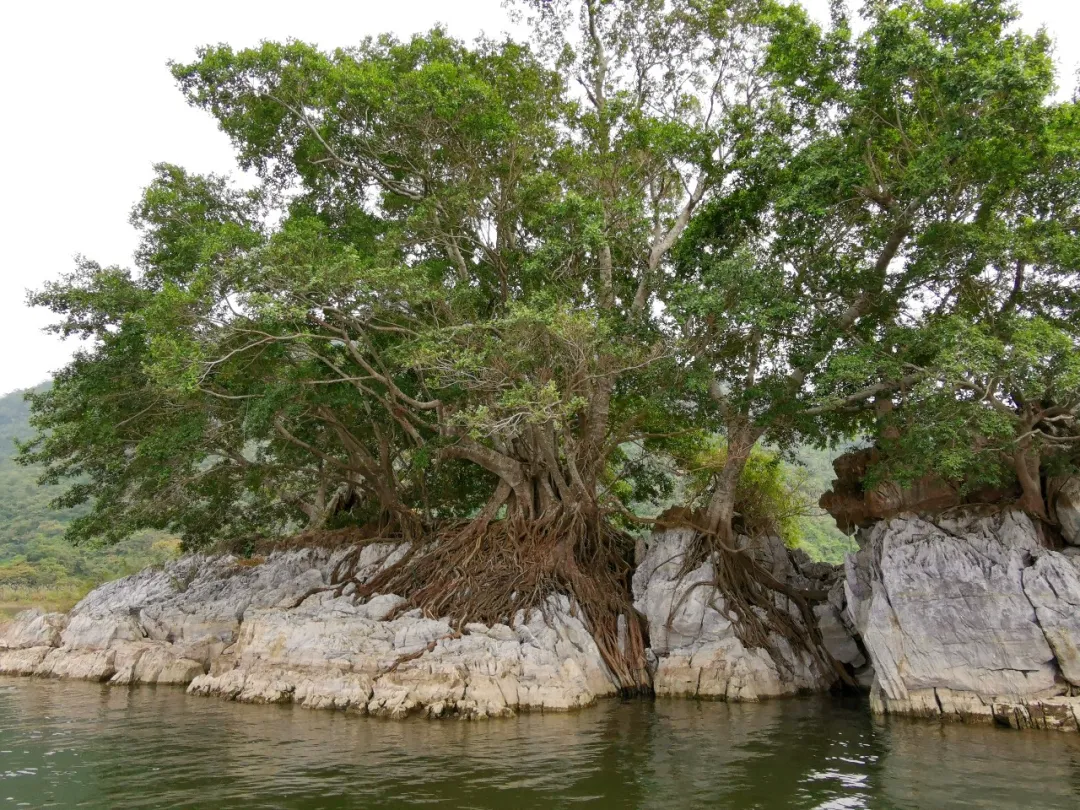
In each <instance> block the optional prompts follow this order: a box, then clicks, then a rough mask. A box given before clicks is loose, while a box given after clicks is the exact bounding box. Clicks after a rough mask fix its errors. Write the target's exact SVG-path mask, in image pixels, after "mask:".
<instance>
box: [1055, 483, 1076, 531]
mask: <svg viewBox="0 0 1080 810" xmlns="http://www.w3.org/2000/svg"><path fill="white" fill-rule="evenodd" d="M1053 500H1054V513H1055V514H1056V515H1057V519H1058V523H1059V524H1060V525H1061V534H1062V536H1063V537H1064V538H1065V542H1066V543H1069V544H1071V545H1073V546H1080V477H1077V476H1073V477H1072V478H1069V479H1067V480H1065V481H1064V482H1061V483H1060V484H1059V485H1058V486H1057V494H1056V495H1055V496H1054V499H1053Z"/></svg>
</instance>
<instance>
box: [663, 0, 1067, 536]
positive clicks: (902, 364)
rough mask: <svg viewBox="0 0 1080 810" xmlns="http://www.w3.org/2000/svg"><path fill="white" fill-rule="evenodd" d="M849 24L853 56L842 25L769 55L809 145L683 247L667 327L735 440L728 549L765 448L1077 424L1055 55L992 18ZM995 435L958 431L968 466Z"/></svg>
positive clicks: (958, 12) (995, 5) (767, 170)
mask: <svg viewBox="0 0 1080 810" xmlns="http://www.w3.org/2000/svg"><path fill="white" fill-rule="evenodd" d="M863 17H864V19H865V26H864V31H863V33H862V34H860V35H859V36H858V37H857V38H854V39H853V40H852V39H851V37H850V35H849V29H848V25H847V23H846V21H845V20H844V19H843V17H842V16H840V15H836V16H835V18H834V26H833V28H832V30H831V31H828V32H822V31H820V30H818V29H817V28H816V27H815V26H812V25H809V24H805V23H804V24H803V25H802V26H801V28H794V27H790V28H787V29H785V31H784V35H783V36H782V37H781V38H778V39H777V40H776V41H775V44H774V47H773V49H772V51H771V52H770V60H769V61H768V62H767V63H766V65H765V71H766V72H768V73H771V74H772V75H774V76H775V77H776V78H777V79H778V80H779V81H780V83H781V84H782V86H783V87H784V88H785V94H786V95H787V96H789V97H790V99H791V101H790V107H791V109H794V110H797V111H802V114H801V116H800V118H799V120H798V124H799V126H800V127H802V128H803V132H802V133H801V134H798V137H795V138H788V139H785V140H784V141H783V143H782V144H781V145H780V146H779V147H778V148H776V149H774V150H772V151H770V152H769V153H768V154H766V155H765V161H764V165H762V161H761V160H752V161H751V162H750V163H749V165H748V169H747V171H746V172H745V173H744V174H743V175H742V176H741V177H740V181H741V182H742V184H743V193H742V194H740V195H735V194H733V195H731V196H729V197H727V198H724V199H721V200H718V201H716V202H714V203H712V204H711V205H708V206H706V207H705V209H704V210H703V211H702V212H701V213H700V214H699V216H698V217H697V218H696V220H695V221H694V223H693V224H692V226H691V231H690V233H689V234H688V236H687V238H685V239H684V241H683V244H682V245H681V246H680V255H679V261H678V262H677V268H678V271H677V277H676V280H675V282H674V283H673V284H672V285H671V287H670V288H669V289H670V294H669V298H668V299H667V303H668V311H669V312H670V313H671V315H672V317H673V319H674V320H675V322H676V323H677V325H678V328H679V329H680V330H681V331H682V333H683V335H684V336H685V339H686V351H687V353H688V354H689V355H690V356H691V357H692V358H693V363H694V364H695V368H696V370H697V373H698V376H697V390H699V391H700V392H701V394H702V398H703V400H704V401H706V402H707V403H709V404H710V405H711V407H712V409H713V410H712V413H713V418H714V419H715V422H716V424H717V426H718V428H720V429H722V430H723V431H724V433H725V434H726V436H727V441H728V452H727V464H726V466H725V468H724V469H723V471H722V472H721V473H720V475H719V476H718V483H717V486H716V487H715V489H714V491H713V496H712V498H711V500H710V502H709V504H708V510H707V515H706V518H705V523H706V526H707V528H709V529H711V530H712V531H714V532H716V533H717V536H719V537H721V538H723V537H727V536H730V525H731V519H732V514H733V511H734V494H735V489H736V483H737V482H738V480H739V476H740V472H741V469H742V465H743V464H744V463H745V461H746V459H747V457H748V454H749V451H750V449H751V448H752V447H753V446H754V445H755V444H756V443H757V442H759V441H761V440H766V441H771V442H774V443H776V444H779V445H781V446H783V445H787V444H790V443H791V442H792V441H796V440H803V441H805V440H811V441H819V442H823V441H829V440H830V439H832V438H836V437H844V436H851V435H855V434H858V433H868V434H870V435H872V436H880V437H881V438H882V439H884V440H890V441H891V440H893V439H895V437H896V434H897V432H898V422H897V419H896V417H895V416H889V414H892V413H893V411H894V410H895V408H896V406H898V405H901V404H903V405H904V406H905V407H904V409H903V410H904V414H905V417H904V418H905V419H908V420H909V421H910V423H911V424H912V425H913V426H914V427H915V428H917V429H918V430H920V431H923V432H924V433H926V432H927V431H929V434H930V435H933V434H934V433H935V431H936V435H938V436H942V435H943V434H944V433H946V432H947V428H946V422H947V421H949V420H952V421H953V422H955V421H956V419H958V418H962V417H960V416H958V411H959V410H963V409H964V408H965V407H967V406H968V405H970V403H971V401H972V400H977V401H979V402H981V403H983V404H985V405H987V406H988V407H989V409H990V410H991V411H995V410H996V411H997V412H998V414H999V417H1000V418H1005V414H1006V413H1008V414H1009V416H1008V418H1009V419H1011V420H1013V421H1015V423H1016V432H1015V437H1016V441H1019V442H1021V444H1022V445H1025V446H1026V444H1027V443H1028V442H1030V440H1031V439H1032V437H1031V435H1030V431H1031V429H1032V428H1033V427H1034V426H1036V425H1037V424H1038V423H1039V422H1040V420H1042V421H1045V420H1046V419H1055V418H1056V419H1059V420H1060V419H1063V418H1066V417H1065V412H1066V411H1068V413H1070V414H1075V407H1076V393H1075V382H1076V380H1075V356H1076V354H1075V353H1076V332H1075V326H1076V320H1075V318H1076V303H1077V302H1076V295H1077V292H1076V291H1077V287H1078V283H1080V274H1078V265H1077V255H1078V254H1077V252H1076V251H1077V226H1078V224H1080V223H1078V218H1077V214H1078V203H1080V193H1078V192H1080V189H1078V187H1077V185H1076V177H1077V175H1076V172H1077V165H1078V164H1077V156H1078V153H1077V151H1076V143H1077V140H1076V139H1077V137H1078V131H1077V128H1076V125H1075V123H1076V105H1075V103H1074V102H1065V103H1057V102H1055V101H1054V100H1053V96H1054V93H1055V90H1056V88H1055V85H1054V72H1053V64H1052V59H1051V50H1050V48H1051V46H1050V42H1049V40H1048V38H1047V37H1046V36H1045V35H1044V34H1042V33H1040V34H1037V35H1034V36H1030V35H1027V34H1024V33H1022V32H1020V31H1019V30H1017V28H1016V20H1017V17H1018V13H1017V11H1016V10H1015V8H1014V7H1013V6H1012V5H1011V4H1009V3H1006V2H998V1H997V0H990V1H988V2H937V1H935V0H894V1H892V2H871V3H867V4H866V6H865V8H864V10H863ZM826 68H827V69H826ZM807 129H808V130H810V131H807ZM796 132H797V133H798V130H796ZM961 332H964V333H965V334H966V337H964V336H963V335H961V334H960V333H961ZM976 333H978V335H979V336H981V338H982V339H983V343H982V344H979V343H978V338H976ZM986 341H996V344H995V346H993V347H991V346H989V345H987V343H986ZM1040 343H1042V344H1043V345H1042V346H1041V348H1042V349H1043V350H1044V352H1045V356H1044V357H1042V358H1040V357H1037V355H1038V354H1039V351H1038V350H1037V349H1036V346H1037V345H1038V344H1040ZM962 346H967V347H968V350H964V351H962V349H961V347H962ZM976 347H977V348H976ZM1040 363H1042V364H1043V365H1045V366H1050V367H1052V369H1051V370H1050V371H1048V372H1047V373H1046V374H1043V372H1042V371H1040V370H1038V369H1036V368H1035V366H1039V365H1040ZM1039 375H1042V377H1040V379H1039V380H1036V379H1035V378H1036V377H1039ZM1044 377H1046V378H1047V379H1043V378H1044ZM1049 377H1053V378H1054V379H1053V380H1050V379H1048V378H1049ZM1043 384H1045V389H1044V390H1045V392H1046V394H1047V395H1048V396H1049V399H1050V401H1047V396H1040V395H1039V394H1037V393H1036V389H1037V388H1038V386H1039V385H1043ZM1010 390H1011V392H1012V393H1010ZM1051 391H1053V393H1052V394H1051ZM973 392H976V393H974V394H973ZM710 400H711V402H709V401H710ZM945 400H947V401H948V402H949V407H948V408H944V407H943V403H944V401H945ZM1037 402H1042V404H1041V405H1040V404H1036V403H1037ZM968 410H969V411H970V408H968ZM946 413H949V414H951V415H950V416H949V417H948V419H946V417H945V414H946ZM969 415H970V414H969ZM988 427H989V426H988V425H987V423H986V421H985V420H984V421H983V424H982V426H981V427H980V426H979V425H976V424H972V429H971V430H969V431H967V437H966V438H967V440H968V441H970V442H971V443H972V446H973V447H977V446H979V440H978V439H977V438H976V434H978V433H979V431H980V430H982V429H986V428H988ZM899 432H900V433H901V434H902V435H903V436H904V437H905V438H906V439H907V440H908V443H909V444H911V443H914V441H913V433H912V432H910V431H899ZM1041 435H1042V440H1043V441H1050V440H1051V437H1050V436H1049V435H1046V434H1045V433H1044V434H1041ZM1054 440H1056V441H1058V443H1061V442H1062V441H1063V438H1062V437H1061V436H1056V437H1054ZM940 449H942V448H940V447H939V450H940ZM1012 450H1015V451H1016V452H1017V453H1020V454H1021V455H1023V453H1024V452H1025V451H1024V450H1023V449H1022V447H1021V445H1016V446H1015V447H1013V448H1011V449H1010V452H1012ZM1031 464H1034V467H1035V470H1036V478H1037V469H1038V459H1037V457H1036V458H1033V459H1029V460H1028V461H1025V462H1023V463H1018V465H1017V471H1018V473H1020V474H1021V479H1023V477H1024V470H1025V469H1030V467H1031ZM1025 503H1027V505H1028V506H1030V507H1031V508H1032V509H1033V510H1035V511H1041V508H1040V507H1038V505H1037V504H1036V503H1035V501H1026V502H1025Z"/></svg>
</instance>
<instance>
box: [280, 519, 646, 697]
mask: <svg viewBox="0 0 1080 810" xmlns="http://www.w3.org/2000/svg"><path fill="white" fill-rule="evenodd" d="M361 543H362V544H361V545H358V546H357V547H356V548H355V549H353V550H352V551H351V552H350V553H349V554H348V555H346V556H345V557H344V558H342V559H341V560H340V561H339V562H338V564H337V565H336V566H335V568H334V570H333V571H332V572H331V577H330V582H329V584H328V585H325V586H321V587H317V588H313V589H312V590H311V591H309V592H308V593H306V594H304V595H303V596H302V597H301V598H300V599H298V600H297V601H296V602H295V604H294V606H298V605H299V604H301V603H302V602H303V601H304V600H306V599H307V598H308V597H310V596H312V595H314V594H317V593H326V592H331V593H333V594H334V595H335V596H340V595H342V594H343V593H344V591H345V588H346V587H348V586H349V585H350V584H351V585H354V586H355V588H356V595H357V597H358V598H361V599H367V598H370V597H372V596H374V595H376V594H387V593H393V594H397V595H399V596H402V597H404V600H405V601H404V602H403V603H402V604H401V605H400V606H399V607H398V608H397V609H395V610H394V611H392V612H391V614H390V615H389V616H387V618H388V619H393V618H395V617H396V616H399V615H401V614H402V613H405V612H407V611H409V610H413V609H420V610H421V611H422V612H423V615H425V616H427V617H428V618H433V619H440V618H446V617H449V618H450V620H451V624H452V627H453V630H454V634H455V635H457V636H460V634H463V633H467V632H468V630H467V625H469V624H471V623H478V624H484V625H489V626H490V625H493V624H510V625H513V624H514V622H515V621H516V620H517V619H518V618H519V617H524V620H525V621H528V619H529V617H530V616H531V615H533V613H534V611H540V612H541V614H542V615H543V616H544V617H545V618H546V619H548V620H549V621H550V620H551V619H552V618H553V615H552V607H553V606H552V604H551V601H550V598H551V597H553V596H565V597H567V598H568V600H569V604H570V610H571V612H572V613H576V614H577V616H578V618H580V620H581V621H582V623H583V624H584V625H585V626H586V628H587V629H588V630H589V632H590V633H591V634H592V636H593V639H594V640H595V642H596V645H597V648H598V649H599V651H600V655H601V656H602V658H603V660H604V663H605V665H606V666H607V667H608V669H609V670H610V672H611V674H612V675H613V676H614V678H615V680H616V682H617V683H618V685H619V688H620V691H621V692H622V693H623V694H625V695H630V694H648V693H651V691H652V681H651V677H650V674H649V671H648V668H647V666H646V657H645V651H646V649H647V647H648V639H647V631H646V626H645V622H644V619H643V618H642V617H641V616H640V615H639V614H638V613H637V612H636V611H635V610H634V607H633V598H632V595H631V589H630V579H631V575H632V565H631V563H630V559H631V557H632V553H633V541H632V539H631V538H630V537H629V536H627V535H625V534H623V533H622V532H619V531H618V530H616V529H614V528H612V527H610V526H608V525H607V524H605V523H603V522H601V521H595V520H588V519H586V518H585V517H583V516H582V515H581V514H580V513H578V512H574V511H572V510H568V509H558V510H553V511H552V512H550V513H548V514H545V515H541V516H540V517H539V518H536V519H531V520H527V519H522V518H507V519H502V520H490V518H488V517H482V518H478V519H477V520H475V521H470V522H467V523H464V524H461V523H459V524H456V525H451V526H444V527H442V528H441V529H437V530H434V531H430V530H429V531H424V530H422V528H421V527H419V526H417V525H410V526H408V527H407V528H406V529H402V528H401V527H395V530H393V531H389V530H388V531H384V532H381V533H379V534H378V535H377V536H372V537H370V538H366V539H364V540H362V541H361ZM372 543H399V544H400V543H408V544H409V547H408V549H407V550H406V552H405V553H404V554H403V555H402V557H401V558H400V559H399V560H397V561H396V562H394V563H393V564H391V565H389V566H387V567H386V568H384V569H383V570H381V571H379V572H378V573H377V574H375V576H374V577H371V578H370V579H366V580H363V579H361V578H360V577H361V575H362V573H363V572H360V571H358V570H357V566H358V564H359V561H360V557H361V553H362V551H363V548H364V547H365V546H367V545H371V544H372ZM620 616H621V617H623V619H624V621H625V625H624V632H622V633H620V630H619V618H620ZM425 652H427V650H426V649H425V650H421V651H419V652H418V653H416V654H414V655H413V656H411V657H412V658H416V657H419V656H420V655H423V654H424V653H425ZM406 660H410V658H409V657H406V658H404V659H400V660H399V661H397V662H395V664H394V665H393V669H396V668H397V667H398V666H399V665H400V664H402V663H404V662H405V661H406Z"/></svg>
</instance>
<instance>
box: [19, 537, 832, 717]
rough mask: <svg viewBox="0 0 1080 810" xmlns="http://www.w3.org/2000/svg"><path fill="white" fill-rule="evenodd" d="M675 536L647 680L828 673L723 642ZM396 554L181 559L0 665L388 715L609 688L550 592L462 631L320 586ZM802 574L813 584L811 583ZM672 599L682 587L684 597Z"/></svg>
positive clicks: (718, 604)
mask: <svg viewBox="0 0 1080 810" xmlns="http://www.w3.org/2000/svg"><path fill="white" fill-rule="evenodd" d="M688 539H689V533H688V532H679V531H673V532H668V533H665V534H660V535H657V537H656V538H654V542H653V544H652V549H651V551H650V552H649V554H648V555H647V557H646V560H645V562H644V563H643V565H642V566H641V568H640V569H639V571H638V574H637V576H636V577H635V589H636V593H637V596H638V600H639V607H640V609H641V610H643V612H644V613H645V614H646V617H647V619H648V621H649V625H650V628H651V629H652V633H653V635H654V638H655V639H656V642H654V643H655V644H657V645H658V646H656V647H655V649H654V650H653V652H652V660H653V663H654V666H655V669H656V671H655V680H656V684H657V691H658V692H659V693H660V694H671V695H695V696H698V695H700V696H708V697H717V698H725V699H731V700H740V699H741V700H757V699H759V698H764V697H771V696H776V695H785V694H792V693H794V692H798V691H806V690H820V689H825V688H827V687H828V685H829V682H830V679H828V678H826V677H825V676H824V675H823V674H822V673H820V672H818V671H817V669H816V668H815V665H814V664H813V663H811V662H808V661H806V660H804V659H803V658H802V657H800V656H798V655H795V654H794V653H790V654H785V660H782V661H780V662H779V664H778V663H777V662H775V661H773V659H772V657H771V656H770V654H769V653H766V652H764V651H761V650H747V649H745V648H744V647H743V646H742V645H741V644H740V643H739V642H738V640H737V638H736V635H735V633H734V628H733V626H732V621H731V618H730V617H729V616H727V615H726V614H725V612H724V610H723V598H722V595H719V594H716V593H715V592H714V591H710V589H707V588H703V587H700V586H699V585H698V586H696V585H694V584H693V583H701V582H704V581H706V580H708V579H709V577H710V573H709V570H708V566H707V565H705V566H703V567H701V568H699V569H698V570H697V571H695V572H693V573H692V574H691V575H690V576H689V577H687V578H686V579H685V580H684V581H683V582H681V583H680V582H678V576H677V575H678V565H679V564H676V563H674V562H673V560H672V559H671V555H672V552H673V550H677V549H679V548H684V547H685V542H687V541H688ZM401 551H402V549H401V548H400V547H394V546H388V545H372V546H367V547H365V548H363V549H362V550H361V549H357V548H355V547H354V548H345V549H340V550H337V551H329V550H326V549H318V548H309V549H302V550H294V551H282V552H278V553H275V554H273V555H272V556H271V557H270V558H269V559H267V560H265V561H262V562H260V563H258V564H252V563H251V561H244V560H239V559H237V558H235V557H231V556H223V557H205V556H199V555H195V556H191V557H186V558H184V559H182V560H180V561H178V562H176V563H174V564H172V565H170V566H168V567H167V568H165V569H164V570H162V571H151V570H147V571H144V572H142V573H140V574H137V575H135V576H132V577H128V578H126V579H122V580H118V581H116V582H112V583H108V584H106V585H104V586H102V587H101V588H98V589H97V590H95V591H94V592H92V593H91V594H90V595H88V596H87V597H86V598H85V599H84V600H83V601H82V602H80V603H79V604H78V605H76V607H75V608H74V609H73V610H72V611H71V613H70V614H69V615H62V614H40V613H34V612H30V613H24V614H22V615H21V616H19V617H18V619H17V620H16V621H15V622H14V623H13V625H11V626H10V627H9V628H8V629H7V632H6V633H4V634H3V635H2V636H0V673H3V674H12V675H36V676H43V677H69V678H82V679H89V680H95V681H104V682H108V683H111V684H114V685H125V684H138V683H157V684H176V685H181V686H187V688H188V691H189V692H191V693H193V694H200V695H217V696H221V697H225V698H229V699H234V700H239V701H245V702H254V703H262V702H274V703H283V702H294V703H297V704H300V705H302V706H306V707H311V708H337V709H346V710H350V711H354V712H360V713H370V714H376V715H384V716H391V717H404V716H406V715H409V714H414V713H418V714H425V715H428V716H443V715H458V716H465V717H487V716H499V715H508V714H512V713H514V712H517V711H532V710H543V711H562V710H569V709H575V708H580V707H583V706H587V705H589V704H591V703H593V702H594V701H595V700H596V699H597V698H599V697H602V696H605V695H612V694H614V693H615V692H616V691H617V688H616V684H615V682H614V680H613V679H612V677H611V676H610V674H609V672H608V670H607V668H606V666H605V665H604V662H603V659H602V658H601V656H600V653H599V650H598V649H597V647H596V644H595V642H594V641H593V639H592V637H591V635H590V634H589V632H588V631H587V629H586V627H585V625H584V624H583V623H582V621H581V620H580V619H579V618H578V615H577V611H576V610H574V609H573V608H572V606H571V605H570V603H569V601H568V600H567V599H565V598H552V599H551V600H549V603H548V605H547V610H545V611H543V612H540V611H537V612H534V614H533V615H530V616H524V615H522V614H521V613H520V612H519V614H518V615H517V616H515V617H514V621H513V623H512V626H511V625H510V624H500V625H494V626H491V627H488V626H484V625H475V624H474V625H468V626H466V627H465V628H463V631H464V632H461V633H459V632H456V630H455V628H454V627H452V626H451V624H450V623H449V622H448V621H446V620H432V619H428V618H424V617H422V616H421V615H419V612H418V611H412V612H406V613H403V614H401V615H400V616H396V617H395V618H390V616H391V614H392V613H393V612H394V611H395V609H397V608H398V607H399V606H400V605H401V603H402V600H401V599H400V598H399V597H397V596H395V595H393V594H385V595H380V596H375V597H373V598H371V599H369V600H367V601H366V602H361V601H359V600H357V599H356V597H355V595H354V594H353V593H352V592H351V590H350V589H349V588H346V589H345V590H344V591H343V592H341V593H340V594H338V593H335V592H334V591H333V590H332V589H331V590H323V589H325V588H327V586H328V584H329V583H330V582H331V581H332V578H333V572H334V571H335V569H336V568H337V567H338V565H339V563H341V562H342V561H343V560H345V559H346V558H348V557H349V556H350V555H354V554H359V555H360V556H359V563H358V565H357V575H358V576H359V578H360V579H361V581H363V580H364V579H366V578H370V577H371V576H373V575H374V574H375V573H376V572H377V571H379V570H381V568H383V567H384V566H386V565H389V564H391V563H392V562H393V561H394V560H395V559H396V556H397V555H398V554H400V553H401ZM754 553H757V554H759V555H764V556H763V557H762V559H766V558H767V559H769V560H770V563H769V564H770V565H771V566H772V567H773V570H774V574H775V575H776V576H778V577H781V578H785V579H790V580H791V581H793V582H799V583H803V584H811V583H810V579H808V578H807V574H806V573H804V569H805V572H810V574H811V576H814V575H817V576H819V577H820V576H827V577H832V578H835V572H833V571H832V569H830V568H829V567H828V566H814V565H813V564H812V563H810V561H809V560H808V559H807V558H805V555H803V556H802V557H801V558H800V557H797V556H796V557H790V556H789V554H788V552H787V550H786V549H784V548H783V544H782V543H780V544H778V545H777V543H776V542H773V543H772V544H771V545H770V544H769V543H766V544H765V545H763V546H762V548H760V549H756V550H755V552H754ZM800 561H801V564H802V568H800V567H799V564H798V563H799V562H800ZM812 584H813V586H814V587H818V588H820V587H823V584H822V582H821V581H820V580H814V582H813V583H812ZM688 592H690V593H691V597H692V598H689V599H685V600H684V599H683V596H684V595H686V594H687V593H688ZM673 600H674V601H673ZM675 603H678V605H679V607H678V609H677V610H675V611H674V614H673V615H672V616H671V618H672V622H671V624H670V627H671V628H672V629H671V630H670V631H669V630H668V626H669V625H668V619H669V614H671V612H672V606H673V604H675ZM781 649H784V648H781Z"/></svg>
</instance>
